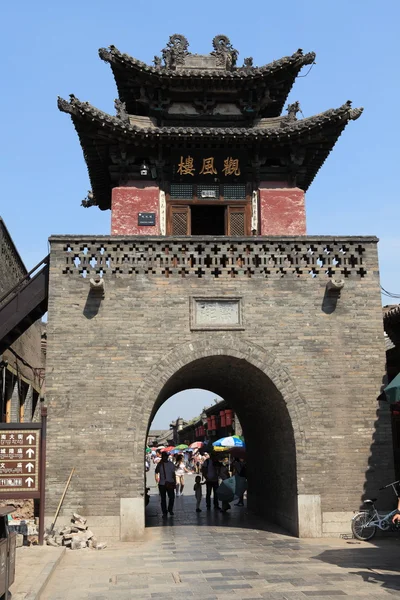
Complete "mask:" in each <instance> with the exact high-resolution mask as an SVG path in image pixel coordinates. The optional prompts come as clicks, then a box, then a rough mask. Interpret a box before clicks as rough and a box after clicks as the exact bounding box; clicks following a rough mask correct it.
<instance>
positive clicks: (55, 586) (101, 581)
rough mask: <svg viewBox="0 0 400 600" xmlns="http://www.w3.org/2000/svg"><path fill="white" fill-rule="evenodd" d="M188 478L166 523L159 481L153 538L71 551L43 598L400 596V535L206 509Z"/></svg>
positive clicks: (363, 599)
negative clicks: (297, 534) (319, 535)
mask: <svg viewBox="0 0 400 600" xmlns="http://www.w3.org/2000/svg"><path fill="white" fill-rule="evenodd" d="M186 479H187V483H188V486H187V492H188V493H187V494H185V495H184V496H183V497H181V498H177V499H176V506H175V516H174V517H168V520H167V521H165V522H163V521H162V519H161V518H160V516H159V513H160V510H159V502H158V497H157V495H156V490H155V489H154V488H153V489H152V494H153V495H152V499H151V502H150V505H149V507H148V525H149V527H148V529H147V530H146V539H145V540H144V541H143V542H140V543H137V544H121V543H119V544H114V545H112V546H110V547H109V548H107V549H105V550H102V551H97V552H96V551H94V550H77V551H67V554H66V555H65V557H64V559H63V561H62V563H61V565H60V566H59V567H58V569H57V571H56V573H55V574H54V575H53V577H52V579H51V581H50V584H49V585H48V587H47V588H46V591H45V593H44V595H43V596H42V600H72V599H73V600H83V599H86V600H128V599H135V598H140V599H143V600H145V599H148V598H154V599H157V598H160V599H162V600H175V599H177V600H178V599H182V600H183V599H198V600H219V599H221V600H222V599H227V598H230V600H233V599H235V598H238V599H239V598H243V599H247V600H251V599H256V598H257V599H259V598H268V599H270V600H285V599H286V600H307V599H308V600H329V599H331V600H333V599H336V600H339V598H341V597H347V598H354V599H356V600H367V599H368V600H373V599H376V600H377V599H381V600H384V599H385V598H390V597H399V598H400V575H399V565H400V558H399V557H400V553H399V547H400V541H399V540H398V539H397V538H390V539H389V538H388V539H386V538H385V539H380V540H378V541H377V542H376V543H374V544H367V543H361V542H356V541H355V540H350V541H346V540H339V539H337V540H301V541H300V540H297V539H295V538H292V537H290V536H288V535H285V534H284V533H282V532H281V531H279V530H278V529H277V528H275V527H270V528H269V529H268V530H267V528H266V527H265V524H263V523H261V522H259V521H258V520H257V519H255V518H254V517H252V516H251V515H249V514H247V511H246V509H245V508H244V509H243V508H242V509H240V508H238V507H234V508H233V509H232V511H231V512H230V513H227V514H221V513H218V512H214V510H211V511H210V512H207V511H205V510H204V509H205V507H204V506H203V512H202V513H198V514H196V512H195V510H194V509H195V506H194V497H193V495H192V494H193V492H192V491H191V489H190V488H192V487H193V477H191V476H187V478H186ZM189 482H190V484H189Z"/></svg>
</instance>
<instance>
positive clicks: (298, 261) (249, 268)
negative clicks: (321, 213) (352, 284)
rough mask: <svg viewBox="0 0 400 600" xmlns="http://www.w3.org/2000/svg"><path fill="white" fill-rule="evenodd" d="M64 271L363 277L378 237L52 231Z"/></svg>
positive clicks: (374, 262) (82, 274)
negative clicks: (60, 233)
mask: <svg viewBox="0 0 400 600" xmlns="http://www.w3.org/2000/svg"><path fill="white" fill-rule="evenodd" d="M50 242H51V244H52V252H53V251H55V252H56V254H57V264H58V265H59V264H60V260H61V264H62V272H63V274H65V275H69V276H75V277H95V276H100V277H103V276H105V277H109V276H117V275H131V276H132V275H150V276H151V275H153V276H162V277H214V278H217V277H218V278H237V277H239V278H243V277H250V278H254V277H255V278H261V279H262V278H283V277H295V278H305V277H326V278H328V277H337V278H338V277H340V278H348V277H352V278H363V277H367V276H368V274H369V273H370V272H371V271H372V270H374V271H377V269H378V265H377V254H376V243H377V239H376V238H375V237H316V236H314V237H311V236H304V237H279V238H275V237H274V238H264V237H251V238H232V237H202V238H195V237H182V238H172V237H146V238H145V237H139V236H137V237H128V236H126V237H119V236H115V237H114V236H113V237H110V236H53V237H52V238H50Z"/></svg>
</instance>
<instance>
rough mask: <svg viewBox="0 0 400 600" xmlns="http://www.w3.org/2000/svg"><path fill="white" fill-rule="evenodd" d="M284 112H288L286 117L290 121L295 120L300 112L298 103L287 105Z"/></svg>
mask: <svg viewBox="0 0 400 600" xmlns="http://www.w3.org/2000/svg"><path fill="white" fill-rule="evenodd" d="M286 110H287V111H288V117H289V119H290V120H291V121H296V120H297V116H296V115H297V113H298V112H301V108H300V102H299V101H298V100H296V102H293V104H288V106H287V108H286Z"/></svg>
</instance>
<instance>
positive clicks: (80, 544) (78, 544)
mask: <svg viewBox="0 0 400 600" xmlns="http://www.w3.org/2000/svg"><path fill="white" fill-rule="evenodd" d="M86 544H87V542H86V540H80V541H78V540H72V544H71V550H82V549H83V548H86Z"/></svg>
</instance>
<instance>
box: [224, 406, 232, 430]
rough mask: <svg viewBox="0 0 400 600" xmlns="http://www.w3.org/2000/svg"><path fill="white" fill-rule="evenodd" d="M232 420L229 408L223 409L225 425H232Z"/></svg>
mask: <svg viewBox="0 0 400 600" xmlns="http://www.w3.org/2000/svg"><path fill="white" fill-rule="evenodd" d="M232 422H233V411H232V410H231V409H228V410H226V411H225V424H226V427H230V426H231V425H232Z"/></svg>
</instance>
